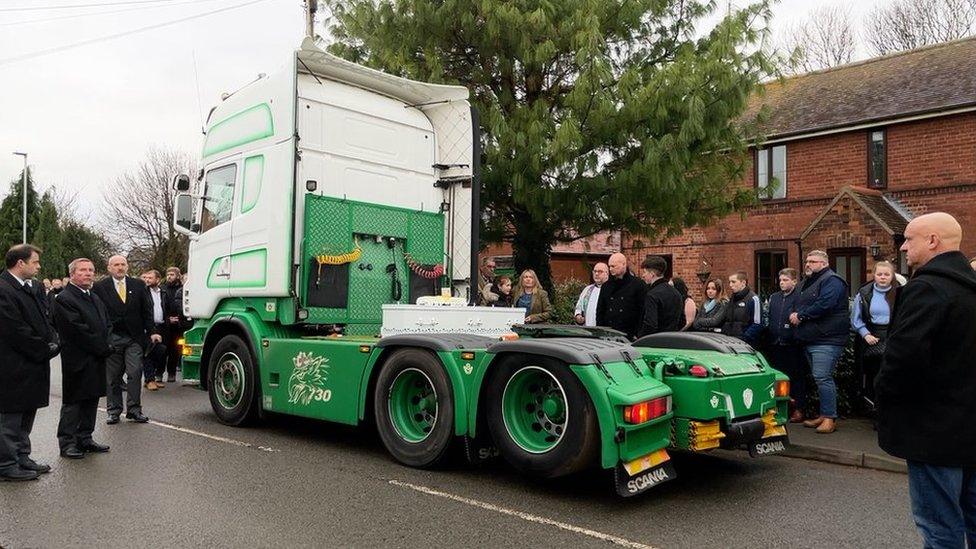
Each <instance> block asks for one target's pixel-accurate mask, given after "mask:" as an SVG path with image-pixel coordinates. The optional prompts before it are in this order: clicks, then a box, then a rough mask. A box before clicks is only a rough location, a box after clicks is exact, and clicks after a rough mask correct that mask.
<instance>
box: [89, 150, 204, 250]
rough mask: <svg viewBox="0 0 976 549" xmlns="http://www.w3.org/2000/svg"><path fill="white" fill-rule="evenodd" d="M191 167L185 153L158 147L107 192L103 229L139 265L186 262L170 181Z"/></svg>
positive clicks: (184, 246)
mask: <svg viewBox="0 0 976 549" xmlns="http://www.w3.org/2000/svg"><path fill="white" fill-rule="evenodd" d="M193 171H194V168H193V161H192V160H191V159H190V157H189V156H188V155H187V154H186V153H184V152H181V151H174V150H168V149H163V148H155V147H154V148H151V149H149V151H147V153H146V157H145V159H144V160H143V161H142V162H141V163H140V164H139V166H138V167H137V168H136V169H135V170H134V171H132V172H126V173H123V174H121V175H120V176H119V177H118V178H116V180H115V182H114V184H113V185H111V186H110V187H109V188H108V189H106V191H105V192H104V202H103V204H102V209H103V213H104V219H105V221H104V222H103V225H104V230H105V232H106V234H108V235H110V236H112V237H114V240H115V241H116V242H118V243H119V244H120V245H121V246H122V248H123V249H124V250H125V251H127V252H128V253H129V254H130V262H132V263H134V264H135V265H136V267H137V268H148V267H150V266H153V267H166V266H169V265H185V262H186V243H185V239H184V238H183V237H182V236H180V235H179V233H177V232H176V230H175V228H174V224H173V201H174V199H175V196H176V191H175V190H174V189H173V188H172V183H171V182H172V177H173V175H175V174H178V173H193Z"/></svg>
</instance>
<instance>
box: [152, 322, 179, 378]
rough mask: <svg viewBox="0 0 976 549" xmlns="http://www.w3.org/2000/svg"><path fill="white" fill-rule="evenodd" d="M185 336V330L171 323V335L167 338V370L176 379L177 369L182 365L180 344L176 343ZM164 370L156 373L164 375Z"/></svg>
mask: <svg viewBox="0 0 976 549" xmlns="http://www.w3.org/2000/svg"><path fill="white" fill-rule="evenodd" d="M181 337H183V330H180V329H179V326H178V325H175V326H174V325H171V326H170V328H169V337H168V338H167V339H166V371H167V373H168V374H169V377H170V378H173V379H176V369H177V367H178V366H179V365H180V359H181V358H183V357H182V356H181V355H180V346H179V345H177V344H176V342H177V341H179V340H180V338H181ZM162 373H163V372H162V370H158V371H157V372H156V375H162Z"/></svg>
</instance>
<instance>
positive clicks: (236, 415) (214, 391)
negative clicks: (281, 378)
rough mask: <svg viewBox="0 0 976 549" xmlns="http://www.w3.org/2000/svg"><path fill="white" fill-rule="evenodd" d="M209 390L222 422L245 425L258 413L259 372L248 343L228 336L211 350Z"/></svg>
mask: <svg viewBox="0 0 976 549" xmlns="http://www.w3.org/2000/svg"><path fill="white" fill-rule="evenodd" d="M207 373H208V376H209V380H208V384H207V392H208V393H209V394H210V406H211V407H212V408H213V411H214V413H215V414H217V418H218V419H219V420H220V422H221V423H225V424H227V425H238V426H239V425H245V424H248V423H252V422H253V421H254V420H255V419H256V418H257V415H258V405H259V403H258V396H259V394H260V391H258V388H257V382H258V373H257V368H256V366H255V363H254V357H252V356H251V351H250V349H249V348H248V346H247V343H245V342H244V340H243V339H241V338H240V337H238V336H236V335H226V336H224V337H222V338H221V339H220V341H218V342H217V345H216V346H214V349H213V351H212V352H211V353H210V364H209V367H208V368H207Z"/></svg>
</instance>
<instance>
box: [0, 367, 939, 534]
mask: <svg viewBox="0 0 976 549" xmlns="http://www.w3.org/2000/svg"><path fill="white" fill-rule="evenodd" d="M58 370H59V367H57V365H56V364H55V368H54V375H53V376H52V377H53V378H54V380H53V386H52V397H51V406H50V407H48V408H46V409H43V410H41V411H40V412H39V415H38V419H37V423H36V425H35V428H34V435H33V437H32V440H33V442H34V454H33V456H34V458H35V459H37V460H38V461H42V462H45V463H49V464H51V465H52V466H53V467H54V470H53V471H52V472H51V473H50V474H47V475H43V476H42V477H41V478H40V479H39V480H37V481H32V482H24V483H0V547H3V548H20V547H73V546H93V545H98V546H100V547H125V548H132V547H174V546H176V547H185V546H196V547H203V546H206V547H242V546H249V547H272V546H277V547H334V546H343V547H346V546H357V547H361V546H368V547H375V546H384V547H387V546H392V547H417V546H422V545H426V546H446V547H456V546H479V547H515V546H519V547H524V546H542V547H549V546H572V547H589V546H594V547H607V546H613V544H618V545H622V546H631V547H640V546H649V547H695V548H705V547H749V548H757V547H782V546H791V547H832V548H833V547H859V548H863V547H885V548H890V547H912V546H916V547H917V546H919V545H920V539H919V537H918V535H917V533H916V532H915V529H914V526H913V525H912V523H911V517H910V514H909V508H908V489H907V483H906V478H905V476H904V475H899V474H893V473H883V472H877V471H870V470H863V469H854V468H849V467H844V466H836V465H828V464H821V463H816V462H810V461H803V460H795V459H789V458H782V457H768V458H765V459H750V458H749V457H748V455H742V454H738V453H730V452H722V453H713V454H709V455H704V456H677V457H676V458H675V461H676V465H677V468H678V474H679V478H678V479H677V480H674V481H671V482H668V483H666V484H663V485H661V486H658V487H656V488H654V489H652V490H651V491H649V492H647V493H645V494H643V495H642V496H639V497H638V498H635V499H620V498H618V497H616V496H615V495H614V492H613V488H612V485H611V481H610V478H609V477H608V476H606V475H605V474H603V473H602V472H599V471H594V472H591V473H588V474H584V475H580V476H577V477H573V478H569V479H561V480H557V481H551V482H540V481H536V480H533V479H529V478H525V477H522V476H520V475H518V474H516V473H515V472H513V471H512V470H511V469H510V468H508V467H507V466H506V465H505V464H504V463H498V464H490V465H487V466H485V467H481V468H474V467H472V466H470V465H467V464H465V463H464V462H462V461H460V460H458V461H457V462H456V463H454V464H453V465H451V466H449V467H447V468H444V469H441V470H437V471H423V470H416V469H410V468H407V467H403V466H401V465H398V464H397V463H395V462H393V461H392V460H391V459H390V458H389V457H388V455H387V454H386V452H385V450H384V449H383V447H382V445H381V444H380V442H379V439H378V437H377V436H376V435H375V433H374V432H373V431H372V430H371V429H369V428H362V429H353V428H347V427H343V426H337V425H332V424H328V423H322V422H314V421H307V420H298V419H293V418H284V417H276V418H273V419H271V420H270V421H267V422H265V423H264V424H262V425H261V426H259V427H255V428H248V429H239V428H233V427H227V426H224V425H221V424H219V423H218V422H217V421H216V419H215V418H214V416H213V415H212V413H211V411H210V404H209V401H208V399H207V395H206V394H205V393H203V392H201V391H198V390H196V389H194V388H190V387H181V386H179V385H178V384H167V387H166V389H164V390H161V391H158V392H156V393H148V394H144V408H145V412H146V414H147V415H149V416H150V417H152V419H153V422H152V423H149V424H145V425H139V424H134V423H129V422H126V421H125V420H123V421H122V423H121V424H119V425H115V426H108V425H105V423H104V419H105V414H104V413H102V412H100V414H99V423H98V427H97V428H96V430H95V438H96V440H98V441H99V442H103V443H106V444H109V445H111V446H112V450H111V452H109V453H108V454H102V455H89V456H88V457H86V458H85V459H84V460H79V461H72V460H65V459H62V458H60V457H59V456H58V448H57V440H56V438H55V431H56V428H57V414H58V410H59V407H60V398H59V396H58V395H60V381H59V378H60V376H59V375H58Z"/></svg>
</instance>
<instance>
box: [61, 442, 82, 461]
mask: <svg viewBox="0 0 976 549" xmlns="http://www.w3.org/2000/svg"><path fill="white" fill-rule="evenodd" d="M61 457H66V458H68V459H82V458H84V457H85V453H84V452H82V451H81V450H79V449H78V447H77V446H73V445H72V446H68V447H67V448H65V449H63V450H61Z"/></svg>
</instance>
